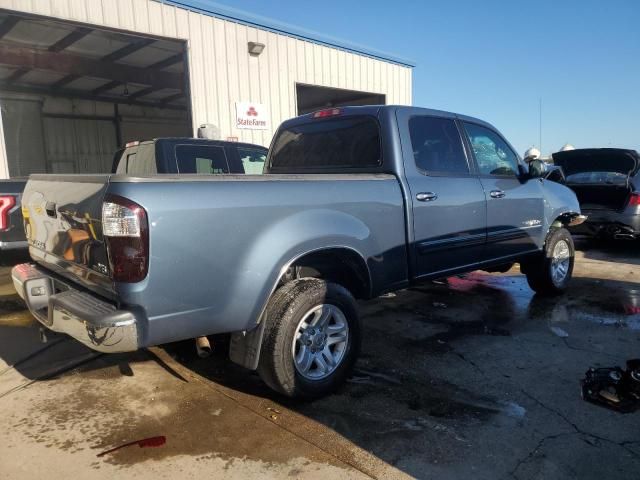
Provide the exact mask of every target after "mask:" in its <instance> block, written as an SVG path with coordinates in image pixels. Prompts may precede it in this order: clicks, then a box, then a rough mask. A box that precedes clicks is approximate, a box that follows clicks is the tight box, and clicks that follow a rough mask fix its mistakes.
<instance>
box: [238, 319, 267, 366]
mask: <svg viewBox="0 0 640 480" xmlns="http://www.w3.org/2000/svg"><path fill="white" fill-rule="evenodd" d="M265 323H266V322H265V321H264V320H263V321H262V322H260V323H259V324H258V326H257V327H256V328H254V329H253V330H250V331H244V332H234V333H232V334H231V341H230V345H229V358H230V359H231V361H232V362H233V363H237V364H238V365H241V366H243V367H245V368H248V369H249V370H255V369H257V368H258V360H259V359H260V348H261V347H262V336H263V335H264V326H265Z"/></svg>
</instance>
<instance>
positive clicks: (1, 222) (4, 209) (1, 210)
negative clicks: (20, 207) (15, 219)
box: [0, 195, 16, 231]
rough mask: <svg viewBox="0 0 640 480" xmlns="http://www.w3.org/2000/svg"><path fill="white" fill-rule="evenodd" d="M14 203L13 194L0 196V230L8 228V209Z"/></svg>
mask: <svg viewBox="0 0 640 480" xmlns="http://www.w3.org/2000/svg"><path fill="white" fill-rule="evenodd" d="M15 205H16V197H14V196H13V195H2V196H0V231H2V230H6V229H7V228H9V211H10V210H11V209H12V208H13V207H14V206H15Z"/></svg>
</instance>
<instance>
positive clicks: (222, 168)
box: [176, 145, 229, 175]
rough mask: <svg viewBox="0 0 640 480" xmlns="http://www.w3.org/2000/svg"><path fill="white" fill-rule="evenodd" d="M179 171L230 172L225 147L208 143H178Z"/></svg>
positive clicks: (201, 172) (177, 158)
mask: <svg viewBox="0 0 640 480" xmlns="http://www.w3.org/2000/svg"><path fill="white" fill-rule="evenodd" d="M176 160H177V162H178V173H197V174H204V175H211V174H221V173H229V164H228V163H227V156H226V155H225V153H224V148H222V147H217V146H208V145H177V146H176Z"/></svg>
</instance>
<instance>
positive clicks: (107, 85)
mask: <svg viewBox="0 0 640 480" xmlns="http://www.w3.org/2000/svg"><path fill="white" fill-rule="evenodd" d="M118 85H124V84H123V83H122V82H118V81H115V80H114V81H112V82H109V83H105V84H104V85H102V86H100V87H98V88H95V89H93V90H92V91H91V94H92V95H101V94H103V93H104V92H108V91H109V90H113V89H114V88H116V87H117V86H118Z"/></svg>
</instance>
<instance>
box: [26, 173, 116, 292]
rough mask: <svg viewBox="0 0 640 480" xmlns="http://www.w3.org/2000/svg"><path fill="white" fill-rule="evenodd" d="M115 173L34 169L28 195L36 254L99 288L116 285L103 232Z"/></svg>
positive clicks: (59, 270)
mask: <svg viewBox="0 0 640 480" xmlns="http://www.w3.org/2000/svg"><path fill="white" fill-rule="evenodd" d="M109 178H110V175H32V176H31V177H30V178H29V181H28V182H27V186H26V187H25V190H24V193H23V196H22V215H23V216H24V219H25V230H26V234H27V241H28V242H29V253H30V255H31V258H33V259H34V260H35V261H36V262H38V263H40V264H41V265H43V266H45V267H47V268H49V269H51V270H53V271H55V272H57V273H59V274H60V275H62V276H64V277H67V278H69V279H71V280H74V281H76V282H77V283H80V284H81V285H84V286H85V287H87V288H89V289H91V290H94V291H96V292H98V293H102V294H108V293H109V292H112V291H113V287H112V282H111V279H110V278H109V273H110V272H109V261H108V258H107V249H106V246H105V243H104V241H103V236H102V203H103V199H104V196H105V193H106V190H107V187H108V186H109Z"/></svg>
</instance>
